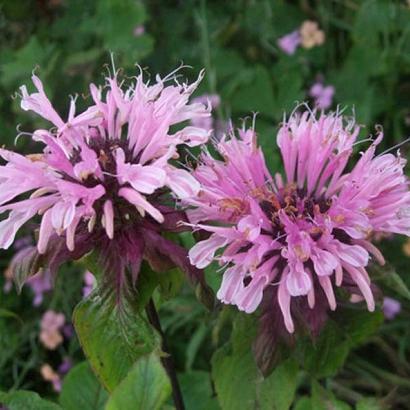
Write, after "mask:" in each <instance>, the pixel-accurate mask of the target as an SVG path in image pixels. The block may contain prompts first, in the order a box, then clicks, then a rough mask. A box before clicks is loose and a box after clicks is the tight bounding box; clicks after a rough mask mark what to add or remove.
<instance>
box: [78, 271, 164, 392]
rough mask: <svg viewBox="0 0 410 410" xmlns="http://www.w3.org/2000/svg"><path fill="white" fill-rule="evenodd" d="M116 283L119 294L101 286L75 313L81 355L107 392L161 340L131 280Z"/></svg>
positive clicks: (114, 287) (112, 289)
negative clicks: (145, 312)
mask: <svg viewBox="0 0 410 410" xmlns="http://www.w3.org/2000/svg"><path fill="white" fill-rule="evenodd" d="M118 281H121V282H122V283H121V291H119V289H118V286H111V287H109V286H106V285H105V286H103V287H101V286H100V287H99V288H97V289H96V290H95V291H94V292H93V293H92V294H91V295H90V296H89V297H88V298H87V299H85V300H83V301H82V302H80V303H79V304H78V305H77V307H76V308H75V311H74V326H75V329H76V331H77V335H78V338H79V340H80V343H81V346H82V348H83V350H84V353H85V355H86V356H87V358H88V360H89V362H90V364H91V367H92V368H93V370H94V372H95V374H96V375H97V377H98V378H99V380H100V381H101V383H102V384H103V385H104V386H105V387H106V389H107V390H108V391H110V392H112V391H113V390H114V388H115V387H116V386H117V385H118V384H119V383H120V382H121V381H122V380H123V379H124V377H125V376H126V375H127V373H128V372H129V370H130V369H131V367H132V365H133V364H134V363H135V362H136V361H137V360H138V359H139V358H140V357H141V356H143V355H145V354H147V353H150V352H152V351H154V350H156V349H159V346H160V336H159V335H158V333H157V332H156V331H155V330H154V329H153V328H152V327H151V326H150V324H149V323H148V322H147V320H146V319H145V317H144V316H143V314H142V312H141V311H140V309H139V306H138V303H137V301H138V298H139V295H138V290H137V289H136V288H135V287H133V286H132V284H131V283H130V282H131V279H130V278H127V277H126V276H125V275H124V277H122V278H121V279H118ZM124 282H126V283H124ZM117 285H118V283H117Z"/></svg>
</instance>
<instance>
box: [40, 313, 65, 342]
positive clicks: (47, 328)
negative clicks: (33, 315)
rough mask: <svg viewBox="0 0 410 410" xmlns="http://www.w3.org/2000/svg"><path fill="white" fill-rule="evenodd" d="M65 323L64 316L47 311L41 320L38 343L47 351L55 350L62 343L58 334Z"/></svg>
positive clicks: (61, 338)
mask: <svg viewBox="0 0 410 410" xmlns="http://www.w3.org/2000/svg"><path fill="white" fill-rule="evenodd" d="M64 323H65V316H64V315H63V314H62V313H56V312H54V311H53V310H48V311H47V312H46V313H44V315H43V317H42V319H41V325H40V327H41V332H40V341H41V343H42V344H43V345H44V346H45V347H46V348H47V349H49V350H55V349H56V348H57V346H59V345H60V344H61V343H62V342H63V336H62V334H61V332H60V330H61V329H62V327H63V326H64Z"/></svg>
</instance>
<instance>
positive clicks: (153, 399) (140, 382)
mask: <svg viewBox="0 0 410 410" xmlns="http://www.w3.org/2000/svg"><path fill="white" fill-rule="evenodd" d="M170 394H171V385H170V382H169V379H168V376H167V374H166V372H165V370H164V368H163V367H162V365H161V361H160V359H159V357H158V356H157V355H156V354H150V355H146V356H143V357H141V358H140V359H139V360H137V362H136V363H135V365H134V367H133V368H132V370H131V371H130V372H129V373H128V375H127V376H126V377H125V379H124V380H123V381H122V382H121V383H120V384H119V386H118V387H117V388H116V389H115V390H114V392H113V393H112V395H111V397H110V399H109V400H108V403H107V406H106V410H124V409H133V410H156V409H160V408H161V407H162V406H163V404H164V403H165V401H166V400H167V399H168V397H169V396H170Z"/></svg>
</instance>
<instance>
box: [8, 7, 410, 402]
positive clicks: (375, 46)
mask: <svg viewBox="0 0 410 410" xmlns="http://www.w3.org/2000/svg"><path fill="white" fill-rule="evenodd" d="M305 20H313V21H317V22H318V23H319V26H320V28H321V29H322V30H323V31H324V32H325V36H326V39H325V42H324V44H323V45H321V46H317V47H314V48H311V49H304V48H303V47H299V48H298V49H297V50H296V52H295V54H293V55H287V54H285V53H284V52H283V51H282V50H281V49H280V48H279V47H278V45H277V40H278V38H279V37H281V36H283V35H285V34H287V33H289V32H291V31H293V30H296V29H298V28H299V27H300V25H301V24H302V23H303V22H304V21H305ZM111 53H113V61H114V64H115V66H116V67H117V68H120V67H121V68H122V69H123V70H124V73H125V74H126V75H130V76H132V75H134V74H135V72H136V70H139V69H142V70H144V71H147V78H148V76H149V74H148V70H146V69H147V68H149V72H150V73H151V75H152V76H154V75H155V74H156V73H160V74H161V75H162V76H164V75H166V74H167V73H169V72H170V71H172V70H174V69H175V68H176V67H178V66H179V65H180V64H181V62H183V63H184V64H186V65H189V66H192V67H193V68H192V69H188V68H187V69H185V70H184V71H183V75H184V76H187V77H189V78H190V79H193V78H195V77H196V76H197V75H198V72H199V70H200V69H201V68H205V69H206V77H205V79H204V80H203V82H202V84H201V86H200V88H199V90H198V92H197V95H201V94H218V95H220V96H221V98H222V104H221V106H220V107H218V109H217V110H216V113H215V116H216V117H217V118H218V119H219V120H224V121H226V120H228V119H232V120H233V121H234V123H236V124H240V120H241V119H242V118H249V117H252V113H253V112H258V116H257V120H256V128H257V131H258V132H259V135H260V142H261V144H262V146H263V149H264V150H265V152H266V156H267V160H268V164H269V166H270V167H271V168H272V169H275V168H276V167H278V166H279V163H280V162H279V156H278V152H277V149H276V148H275V131H276V128H277V123H278V122H279V121H281V119H282V118H283V115H284V112H287V113H289V112H290V111H292V110H293V109H294V107H295V105H296V102H303V101H309V95H308V91H309V88H310V87H311V86H312V85H313V84H314V83H315V82H317V81H318V80H322V81H323V82H324V84H329V85H333V86H334V87H335V96H334V101H333V105H332V108H333V109H336V108H337V106H340V108H341V109H345V110H346V112H347V113H348V114H350V113H354V114H355V116H356V119H357V121H358V122H359V123H360V124H363V134H364V135H365V134H368V133H369V132H373V131H374V125H375V124H382V125H383V127H384V130H385V134H386V139H385V142H384V144H385V146H386V147H390V146H393V145H395V144H397V143H400V142H401V141H403V140H404V139H405V138H406V137H409V136H410V132H409V131H410V8H409V4H408V2H406V1H399V0H316V1H313V0H300V1H284V0H231V1H226V2H222V1H217V0H213V1H205V0H202V1H195V0H185V1H177V0H173V1H171V0H168V1H165V0H162V1H161V0H151V1H146V2H141V1H136V0H88V1H83V0H18V1H9V0H2V1H0V95H1V99H0V124H1V131H0V132H1V144H0V145H3V144H5V145H7V146H11V145H12V144H13V143H14V141H15V137H16V135H17V130H16V126H17V125H18V124H19V130H22V131H27V132H30V131H32V130H33V129H34V128H36V127H44V126H48V125H47V124H45V123H44V122H43V121H42V120H41V119H38V118H36V117H35V116H33V115H32V114H31V113H25V112H23V111H22V110H21V109H20V107H19V98H18V92H19V86H21V85H23V84H27V85H28V86H29V88H31V85H30V76H31V73H32V72H33V70H34V71H35V72H36V73H37V74H38V75H39V76H40V77H41V79H42V80H43V82H44V85H45V87H46V90H47V92H48V95H49V96H50V98H51V100H52V101H53V103H54V104H55V106H56V108H57V110H59V111H60V112H62V113H63V114H65V113H67V112H68V106H69V95H76V94H77V95H79V98H78V100H77V101H78V106H79V107H80V109H81V107H84V106H85V105H86V103H87V98H89V91H88V84H89V83H90V82H96V83H103V81H104V76H105V75H107V73H108V70H111V71H112V59H111V56H110V54H111ZM135 64H138V65H139V68H136V67H135ZM310 102H311V101H310ZM248 121H251V119H248ZM17 144H18V149H19V150H26V151H27V152H35V150H36V147H35V145H33V143H32V142H30V140H29V139H28V138H24V135H23V136H22V138H20V139H19V140H18V142H17ZM402 151H403V152H404V153H406V152H407V151H408V149H407V147H406V146H404V147H403V148H402ZM188 242H189V241H188ZM402 244H403V243H402V241H401V240H396V239H395V240H386V241H384V242H383V244H382V245H381V247H382V248H383V251H384V253H385V255H386V256H387V259H388V260H389V259H390V260H391V261H392V262H393V263H394V266H395V269H396V271H397V273H398V275H399V279H397V278H396V279H394V278H393V279H394V280H393V282H392V279H391V277H392V276H391V275H390V277H389V280H385V279H386V278H385V277H384V278H383V275H382V274H380V272H379V273H377V272H376V274H378V276H377V278H378V283H379V285H380V286H381V287H382V289H385V290H387V291H388V294H389V295H391V296H394V297H397V298H398V299H400V301H401V302H402V306H403V311H402V314H401V315H400V316H399V318H398V319H397V320H395V321H393V322H390V323H385V324H382V326H381V328H380V329H379V330H378V333H377V334H376V335H375V331H376V328H377V326H379V325H380V322H381V316H380V313H378V314H376V315H374V316H369V314H362V313H360V312H359V313H360V314H358V313H357V312H354V313H353V314H352V317H351V318H350V319H349V316H348V315H347V316H346V317H345V318H346V322H345V323H342V324H341V326H342V329H344V330H346V329H348V331H349V332H350V335H351V339H350V340H346V339H345V338H343V337H342V333H338V332H341V330H340V329H335V328H332V326H333V327H334V326H335V324H334V323H333V322H331V323H330V324H329V326H328V328H327V329H326V332H327V333H329V334H330V335H331V337H329V338H326V332H325V336H323V337H322V338H320V339H319V340H318V341H317V343H315V344H314V345H310V344H309V345H308V344H306V346H309V347H306V349H307V351H305V352H303V356H302V357H303V359H302V362H303V361H305V371H302V372H300V371H299V372H298V371H297V368H296V367H295V363H294V360H289V359H288V360H287V361H285V362H283V363H284V364H282V367H279V368H278V369H277V370H275V372H274V373H273V375H275V374H276V376H272V377H271V378H270V379H267V380H265V381H263V383H262V381H261V380H260V379H258V377H260V376H259V375H258V374H257V370H256V368H255V366H254V363H253V362H252V358H251V356H250V349H251V347H250V342H249V336H250V335H251V329H249V328H245V329H243V323H241V320H242V319H241V318H237V319H236V321H235V322H234V324H233V325H232V322H233V317H234V314H233V311H232V310H231V309H230V308H224V310H222V312H213V313H211V314H209V312H206V310H205V308H203V307H202V306H201V305H199V304H198V302H197V301H196V299H195V297H194V296H193V294H192V291H191V290H190V289H188V288H186V287H182V289H181V279H180V276H179V275H178V274H177V273H175V272H174V273H173V274H172V278H171V279H170V283H165V282H164V283H161V286H162V287H163V288H165V287H166V288H167V289H168V290H169V293H170V294H172V295H174V293H175V289H176V290H180V289H181V292H180V293H179V295H178V296H177V297H175V298H171V299H169V300H165V299H166V298H162V299H161V298H160V297H159V295H156V296H157V298H156V302H157V303H158V304H161V319H162V323H163V327H164V331H165V333H166V335H167V337H168V339H169V344H170V348H171V351H172V352H173V356H174V358H175V361H176V365H177V369H178V371H179V372H180V376H181V377H180V379H181V380H180V381H181V385H182V390H183V393H184V396H185V398H186V403H187V408H188V409H195V410H196V409H201V408H203V409H207V410H208V409H214V408H215V409H217V408H219V406H222V408H223V409H229V408H238V409H239V408H241V409H242V408H243V409H248V408H265V407H264V406H268V407H269V408H275V409H285V408H289V405H290V403H292V401H293V402H294V403H296V404H295V408H296V409H299V410H301V409H315V410H316V409H322V408H324V409H329V408H334V409H349V408H352V407H351V406H355V408H356V409H360V410H361V409H379V408H394V409H401V408H409V407H408V403H407V401H408V396H409V394H410V385H409V382H408V380H409V377H410V362H409V360H408V357H409V352H410V330H409V329H410V327H409V311H410V310H409V306H410V305H409V302H408V301H406V297H407V295H406V288H405V285H407V286H408V285H409V284H410V279H409V277H408V259H406V257H405V256H404V255H403V252H402ZM11 254H12V252H11V251H10V252H8V253H6V252H4V253H2V254H1V259H0V269H2V270H5V268H6V266H7V263H8V260H9V257H10V256H11ZM82 270H83V268H82V267H79V266H78V265H77V266H69V267H67V268H65V269H63V271H62V272H61V273H60V275H59V277H58V279H57V282H56V290H55V292H54V293H52V294H50V295H48V296H47V297H46V300H45V302H44V304H43V305H42V306H41V307H40V308H34V307H32V306H31V299H32V296H31V295H30V291H29V290H28V289H23V293H22V295H20V296H17V295H16V293H15V292H14V291H12V292H11V293H9V294H7V295H1V298H0V390H3V391H8V390H11V391H14V390H16V389H30V390H33V391H36V392H38V393H40V394H41V395H42V396H46V397H49V398H52V399H56V395H55V394H54V393H53V392H52V390H51V387H50V386H49V384H48V383H46V382H45V381H44V380H42V378H41V375H40V372H39V369H40V367H41V365H42V364H43V363H45V362H48V363H52V364H58V363H59V361H60V360H61V357H64V356H66V355H67V356H70V357H72V358H73V360H74V362H80V361H82V360H83V356H82V353H81V350H80V347H79V344H78V341H77V340H76V339H75V337H74V338H73V339H71V340H70V341H69V342H66V343H65V344H64V345H62V346H61V348H60V349H59V351H56V352H47V351H46V350H45V349H44V348H42V347H41V345H40V344H39V342H38V333H39V321H40V318H41V314H42V313H43V312H44V311H45V310H46V309H47V308H51V309H54V310H56V311H61V312H64V314H65V315H66V317H67V318H69V317H70V316H71V314H72V311H73V308H74V306H75V305H76V303H78V302H79V301H80V300H81V276H80V274H81V273H82ZM212 275H213V276H214V278H213V279H212V278H211V279H212V280H213V281H215V280H216V281H217V280H218V279H215V276H216V275H215V274H213V273H209V272H208V277H210V276H212ZM400 277H401V278H402V279H401V280H400ZM0 285H1V286H3V282H2V279H0ZM173 286H174V287H175V289H174V288H173ZM403 286H404V288H403ZM403 289H405V290H403ZM389 292H390V293H389ZM407 292H408V291H407ZM339 325H340V324H339ZM241 326H242V328H241ZM343 326H344V327H343ZM232 328H233V340H230V335H231V332H232ZM349 329H350V330H349ZM241 332H242V334H241ZM242 336H243V337H242ZM339 336H340V337H339ZM238 340H240V343H239V344H238V343H237V342H238ZM215 349H218V350H217V353H216V355H215V356H214V358H213V360H211V358H212V353H213V351H214V350H215ZM238 352H239V353H238ZM297 352H299V353H298V354H300V350H297ZM236 353H238V354H236ZM325 359H326V360H325ZM211 362H212V366H211ZM130 365H131V363H130ZM80 366H81V368H79V367H75V368H74V369H73V370H72V373H71V374H70V375H69V376H68V377H67V379H66V382H67V384H66V385H64V386H63V394H62V396H61V399H60V403H61V405H62V406H63V408H71V407H72V408H74V407H73V406H76V405H78V404H76V402H74V403H73V402H70V398H71V397H70V396H72V395H71V394H70V393H69V391H70V389H74V390H76V389H77V388H76V386H82V385H83V384H84V383H85V385H89V386H90V389H89V390H88V391H87V392H86V393H85V396H84V400H85V401H86V402H87V403H89V402H90V401H92V402H93V403H94V401H93V400H97V405H96V406H97V407H95V408H103V405H104V401H105V400H106V392H105V391H104V390H101V391H100V390H99V387H98V382H97V380H95V379H94V378H93V376H92V374H91V373H90V372H89V369H88V368H87V367H86V366H85V364H83V365H80ZM211 371H212V372H213V379H214V380H213V384H211V377H210V374H211ZM135 372H137V373H138V369H136V370H135ZM240 372H245V373H246V375H245V378H244V379H243V380H237V379H236V378H241V375H240ZM295 374H296V375H295ZM130 377H132V375H131V376H130ZM159 377H160V378H161V375H160V376H159ZM233 379H235V380H236V382H235V384H233V383H231V381H232V380H233ZM226 383H228V384H229V385H228V386H225V385H224V384H226ZM249 383H251V384H249ZM252 383H256V384H258V390H257V391H256V390H255V391H254V390H253V385H252ZM278 386H279V387H278ZM283 386H286V387H283ZM228 387H229V388H228ZM122 388H123V389H124V391H126V390H128V388H129V386H128V385H127V383H125V384H124V385H123V387H122ZM235 389H236V390H235ZM270 389H272V391H273V390H277V391H278V395H277V396H275V397H272V395H269V394H268V391H270ZM281 389H283V391H282V390H281ZM393 389H395V390H393ZM248 390H249V391H250V393H249V394H248V396H246V394H247V391H248ZM295 392H296V393H295ZM239 393H241V394H243V396H242V395H241V394H239ZM19 394H20V396H17V398H13V397H12V393H10V394H9V395H7V397H6V395H2V396H1V395H0V402H1V401H2V400H3V401H4V402H5V403H6V402H10V401H11V400H17V401H22V402H24V401H25V400H26V401H30V402H32V403H33V402H37V401H39V400H40V398H38V397H37V396H36V397H34V396H30V397H29V396H28V395H29V393H27V394H25V393H23V394H21V393H19ZM87 394H89V396H87ZM93 394H94V396H95V397H97V399H95V397H94V396H93ZM216 394H218V395H219V396H220V397H219V400H218V401H219V404H218V402H217V401H216V398H215V395H216ZM295 394H296V396H295V397H294V395H295ZM245 396H246V397H248V399H249V397H250V396H252V397H251V399H249V400H251V401H249V400H248V399H247V398H246V397H245ZM243 397H244V398H243ZM406 397H407V398H406ZM163 399H164V400H165V398H162V397H161V402H162V400H163ZM121 400H122V398H121ZM247 400H248V401H247ZM260 400H261V401H262V402H263V403H264V404H263V406H260V402H259V401H260ZM269 400H273V401H272V402H271V401H269ZM23 405H24V404H23ZM41 405H43V406H46V405H45V404H40V406H41ZM47 406H52V404H51V405H49V404H47ZM70 406H71V407H70ZM84 406H86V405H84ZM110 406H111V407H110V408H117V407H118V406H117V407H116V399H115V398H114V399H112V400H111V404H110ZM170 406H171V402H170V401H169V407H168V408H172V407H170ZM201 406H203V407H201ZM241 406H242V407H241ZM255 406H256V407H255ZM258 406H259V407H258ZM16 408H17V407H16ZM18 408H24V407H18ZM42 408H46V407H42ZM50 408H54V407H50ZM84 408H86V407H84ZM93 408H94V407H93ZM266 408H267V407H266Z"/></svg>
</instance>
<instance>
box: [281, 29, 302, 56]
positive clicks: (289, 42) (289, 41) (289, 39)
mask: <svg viewBox="0 0 410 410" xmlns="http://www.w3.org/2000/svg"><path fill="white" fill-rule="evenodd" d="M300 42H301V37H300V33H299V30H295V31H292V32H291V33H289V34H286V35H284V36H283V37H280V38H279V39H278V41H277V44H278V47H279V48H280V49H281V50H282V51H283V52H284V53H286V54H289V55H292V54H295V51H296V49H297V48H298V46H299V45H300Z"/></svg>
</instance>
